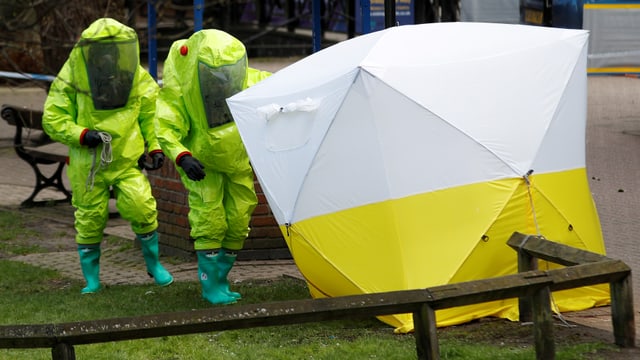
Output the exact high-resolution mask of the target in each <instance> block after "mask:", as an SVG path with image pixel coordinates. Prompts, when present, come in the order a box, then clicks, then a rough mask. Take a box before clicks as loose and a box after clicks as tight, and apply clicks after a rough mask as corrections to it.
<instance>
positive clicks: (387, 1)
mask: <svg viewBox="0 0 640 360" xmlns="http://www.w3.org/2000/svg"><path fill="white" fill-rule="evenodd" d="M394 26H396V0H384V27H385V29H386V28H390V27H394Z"/></svg>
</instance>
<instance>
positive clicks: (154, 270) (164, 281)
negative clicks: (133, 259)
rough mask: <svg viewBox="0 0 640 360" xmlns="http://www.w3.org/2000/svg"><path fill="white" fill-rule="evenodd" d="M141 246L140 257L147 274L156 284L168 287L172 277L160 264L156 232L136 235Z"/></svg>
mask: <svg viewBox="0 0 640 360" xmlns="http://www.w3.org/2000/svg"><path fill="white" fill-rule="evenodd" d="M136 236H137V237H138V240H140V244H141V246H142V256H144V262H145V263H146V264H147V273H148V274H149V276H151V277H152V278H153V279H154V280H155V282H156V284H158V285H160V286H168V285H170V284H171V283H172V282H173V276H171V274H170V273H169V272H168V271H167V269H165V268H164V266H162V264H160V257H159V255H158V232H157V231H154V232H151V233H148V234H145V235H136Z"/></svg>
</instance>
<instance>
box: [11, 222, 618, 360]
mask: <svg viewBox="0 0 640 360" xmlns="http://www.w3.org/2000/svg"><path fill="white" fill-rule="evenodd" d="M22 224H24V222H22V220H21V218H20V216H19V215H15V214H13V213H11V212H6V211H0V234H3V235H2V236H3V238H0V240H7V241H6V242H7V243H13V244H21V245H22V246H24V247H25V248H26V247H28V244H29V242H28V241H25V239H27V240H28V239H29V236H30V234H31V230H29V229H25V228H24V227H23V226H22ZM15 238H20V239H21V240H20V241H13V240H15ZM105 241H108V242H109V243H110V246H111V245H117V244H120V245H122V246H130V243H131V242H130V241H128V242H121V241H120V240H119V239H118V238H109V239H106V240H105ZM2 243H3V241H0V245H1V244H2ZM2 253H3V251H2V249H1V248H0V255H1V254H2ZM4 254H5V255H4V258H3V257H1V256H0V309H1V310H0V325H16V324H43V323H59V322H71V321H84V320H92V319H104V318H118V317H132V316H139V315H150V314H159V313H166V312H177V311H191V310H197V309H206V308H211V307H213V306H214V305H211V304H209V303H208V302H206V301H205V300H203V299H202V298H201V295H200V285H199V283H197V282H177V283H174V284H172V285H171V286H169V287H164V288H162V287H157V286H154V285H153V284H149V285H118V286H107V287H105V288H104V289H103V290H102V291H101V292H99V293H98V294H93V295H80V289H81V288H82V287H83V286H84V283H83V282H81V281H76V280H73V279H69V278H65V277H64V276H62V275H61V274H59V273H57V272H55V271H52V270H47V269H42V268H38V267H34V266H31V265H27V264H24V263H21V262H17V261H12V260H11V259H10V258H11V256H12V255H15V254H16V249H11V251H10V252H8V253H7V252H5V253H4ZM233 290H235V291H239V292H240V293H242V294H243V299H242V300H241V301H240V304H253V303H256V304H259V303H267V302H274V301H284V300H295V299H308V298H310V296H309V291H308V288H307V286H306V284H305V283H304V282H303V281H300V280H297V279H291V278H281V279H279V280H277V281H246V282H243V283H241V284H238V285H234V286H233ZM227 306H234V305H227ZM555 338H556V343H557V345H556V353H557V356H556V359H559V360H563V359H564V360H578V359H613V358H615V357H611V356H610V355H611V354H616V352H617V351H618V350H617V348H615V346H613V345H612V344H611V343H603V342H602V341H595V340H593V339H590V338H582V339H580V341H574V340H573V339H572V338H571V336H566V335H564V334H562V333H559V334H556V337H555ZM438 342H439V347H440V354H441V359H465V360H467V359H470V360H474V359H487V360H499V359H509V360H510V359H533V358H535V350H534V348H533V339H532V328H531V327H524V326H522V325H519V324H518V323H512V322H509V321H506V320H493V321H479V322H477V323H475V324H471V325H464V326H454V327H449V328H444V329H438ZM415 346H416V345H415V339H414V337H413V334H394V332H393V329H392V328H391V327H389V326H388V325H386V324H384V323H382V322H380V321H378V320H377V319H376V318H374V317H371V318H369V319H364V320H355V319H344V320H341V321H328V322H317V323H307V324H300V325H286V326H285V325H283V326H275V327H259V328H251V329H244V330H233V331H217V332H209V333H201V334H193V335H183V336H170V337H160V338H152V339H141V340H130V341H120V342H107V343H100V344H89V345H77V346H75V352H76V358H77V359H79V360H81V359H92V360H93V359H97V360H100V359H105V360H107V359H108V360H114V359H116V360H118V359H135V360H144V359H154V360H157V359H162V360H182V359H185V360H198V359H203V360H204V359H206V360H215V359H287V360H288V359H332V360H333V359H341V360H343V359H345V360H350V359H354V360H355V359H358V360H359V359H385V360H386V359H415V358H416V347H415ZM5 359H6V360H13V359H51V350H50V349H0V360H5Z"/></svg>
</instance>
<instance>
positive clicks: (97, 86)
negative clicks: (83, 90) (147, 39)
mask: <svg viewBox="0 0 640 360" xmlns="http://www.w3.org/2000/svg"><path fill="white" fill-rule="evenodd" d="M78 46H79V47H80V49H81V50H82V58H83V60H84V64H85V66H86V69H87V77H88V82H89V84H88V85H89V88H90V90H91V97H92V99H93V102H94V106H95V108H96V109H97V110H107V109H118V108H121V107H124V106H125V105H126V104H127V100H128V99H129V95H130V93H131V89H132V86H133V78H134V74H135V71H136V69H137V67H138V52H139V51H138V40H137V35H136V33H135V31H133V29H131V28H129V27H126V26H123V25H122V24H120V23H118V22H116V21H115V20H113V19H108V18H107V19H100V20H98V21H96V22H94V23H93V24H92V25H91V26H90V27H89V28H87V29H86V30H85V31H83V32H82V38H81V40H80V41H79V42H78Z"/></svg>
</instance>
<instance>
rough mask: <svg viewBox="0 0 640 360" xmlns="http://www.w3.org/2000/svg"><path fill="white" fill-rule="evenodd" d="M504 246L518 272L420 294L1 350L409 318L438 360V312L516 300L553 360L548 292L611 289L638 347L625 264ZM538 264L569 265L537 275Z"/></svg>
mask: <svg viewBox="0 0 640 360" xmlns="http://www.w3.org/2000/svg"><path fill="white" fill-rule="evenodd" d="M508 245H509V246H511V247H513V248H514V249H516V250H517V251H518V259H519V261H518V262H519V268H520V270H521V271H523V272H520V273H518V274H514V275H508V276H502V277H498V278H491V279H484V280H477V281H469V282H463V283H456V284H449V285H442V286H435V287H430V288H426V289H419V290H404V291H392V292H385V293H375V294H364V295H353V296H342V297H335V298H326V299H307V300H295V301H283V302H273V303H266V304H252V305H237V306H225V307H214V308H210V309H205V310H196V311H186V312H175V313H166V314H158V315H148V316H138V317H129V318H115V319H104V320H90V321H80V322H70V323H60V324H39V325H8V326H0V348H51V349H52V350H51V354H52V358H53V359H54V360H71V359H75V350H74V346H75V345H83V344H93V343H101V342H111V341H120V340H133V339H144V338H152V337H164V336H175V335H185V334H196V333H204V332H211V331H221V330H233V329H245V328H252V327H261V326H276V325H287V324H299V323H307V322H317V321H327V320H338V319H344V318H370V317H372V316H382V315H391V314H401V313H412V314H413V322H414V336H415V340H416V350H417V357H418V359H439V358H440V355H439V354H440V351H439V346H438V337H437V331H436V315H435V311H436V310H439V309H447V308H453V307H458V306H464V305H471V304H477V303H482V302H487V301H493V300H500V299H509V298H519V299H520V301H519V306H520V311H521V316H522V317H521V319H522V318H526V317H527V316H528V317H529V319H527V321H533V324H534V326H533V332H534V341H535V349H536V357H537V358H538V359H545V360H548V359H553V358H554V357H555V346H554V339H553V323H552V312H551V306H550V296H549V295H550V292H551V291H555V290H563V289H569V288H575V287H582V286H587V285H595V284H600V283H609V284H611V290H612V291H611V295H612V296H611V297H612V322H613V327H614V341H615V343H616V344H617V345H619V346H621V347H633V346H635V325H634V324H635V323H634V319H633V314H634V312H633V298H632V291H631V290H632V289H631V270H630V269H629V267H628V266H627V265H625V264H624V263H623V262H621V261H618V260H612V259H609V258H607V257H604V256H601V255H598V254H593V253H590V252H587V251H583V250H579V249H574V248H571V247H568V246H564V245H561V244H558V243H554V242H551V241H548V240H545V239H543V238H542V237H539V236H530V235H523V234H519V233H514V234H513V236H512V237H511V238H510V239H509V241H508ZM535 258H541V259H545V260H547V261H554V262H558V263H559V264H562V265H568V266H567V267H565V268H561V269H554V270H548V271H540V270H535V263H536V261H535Z"/></svg>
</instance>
